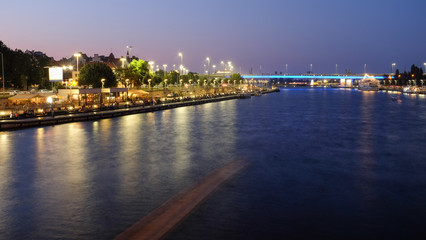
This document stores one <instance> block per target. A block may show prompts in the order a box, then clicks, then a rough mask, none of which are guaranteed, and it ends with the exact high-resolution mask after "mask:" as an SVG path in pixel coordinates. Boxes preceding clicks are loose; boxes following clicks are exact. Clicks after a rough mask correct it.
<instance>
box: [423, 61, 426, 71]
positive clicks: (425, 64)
mask: <svg viewBox="0 0 426 240" xmlns="http://www.w3.org/2000/svg"><path fill="white" fill-rule="evenodd" d="M423 66H425V73H426V63H423Z"/></svg>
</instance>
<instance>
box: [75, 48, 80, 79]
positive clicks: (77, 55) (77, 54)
mask: <svg viewBox="0 0 426 240" xmlns="http://www.w3.org/2000/svg"><path fill="white" fill-rule="evenodd" d="M74 57H76V58H77V79H78V75H79V71H78V58H79V57H81V53H74Z"/></svg>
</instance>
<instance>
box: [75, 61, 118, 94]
mask: <svg viewBox="0 0 426 240" xmlns="http://www.w3.org/2000/svg"><path fill="white" fill-rule="evenodd" d="M101 79H105V83H104V87H115V86H117V81H116V78H115V75H114V73H113V72H112V69H111V68H110V67H108V66H107V65H106V64H103V63H93V64H86V65H84V67H83V68H82V69H81V70H80V73H79V77H78V85H79V86H90V85H91V86H92V87H94V88H100V87H102V82H101Z"/></svg>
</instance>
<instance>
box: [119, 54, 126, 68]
mask: <svg viewBox="0 0 426 240" xmlns="http://www.w3.org/2000/svg"><path fill="white" fill-rule="evenodd" d="M120 60H121V68H124V62H125V61H126V58H124V57H123V56H121V58H120Z"/></svg>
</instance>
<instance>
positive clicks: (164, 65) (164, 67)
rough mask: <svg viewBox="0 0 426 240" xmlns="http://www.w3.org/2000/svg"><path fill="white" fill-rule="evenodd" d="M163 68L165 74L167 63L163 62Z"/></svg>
mask: <svg viewBox="0 0 426 240" xmlns="http://www.w3.org/2000/svg"><path fill="white" fill-rule="evenodd" d="M163 70H164V74H166V72H167V64H163Z"/></svg>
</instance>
